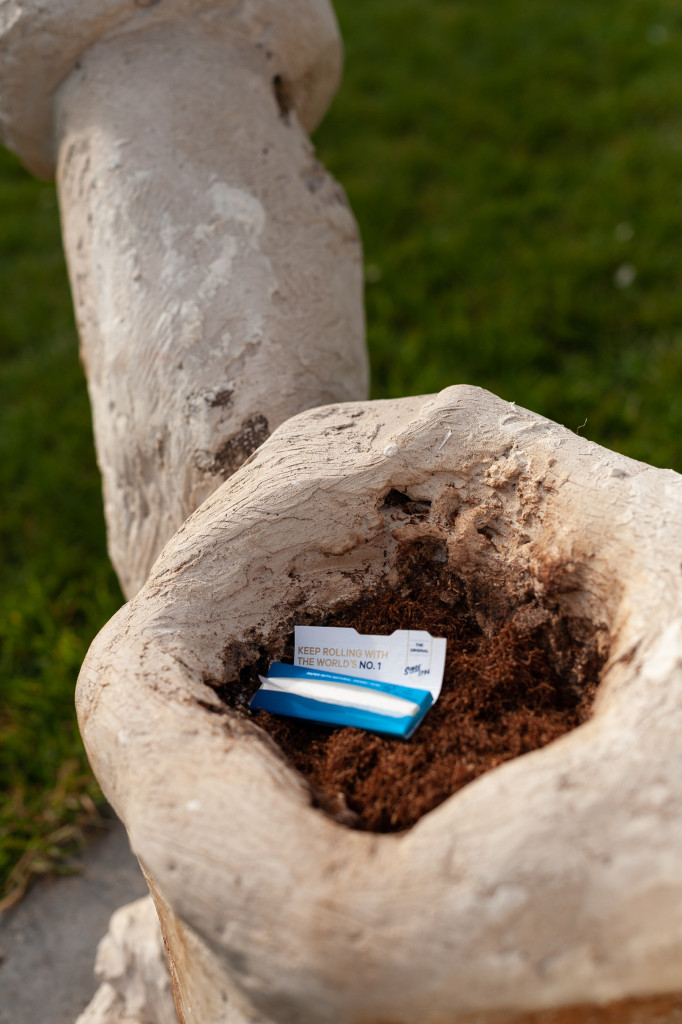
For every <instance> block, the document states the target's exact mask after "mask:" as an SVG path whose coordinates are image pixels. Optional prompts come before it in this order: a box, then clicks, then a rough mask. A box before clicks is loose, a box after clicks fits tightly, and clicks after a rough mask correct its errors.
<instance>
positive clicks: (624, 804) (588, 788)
mask: <svg viewBox="0 0 682 1024" xmlns="http://www.w3.org/2000/svg"><path fill="white" fill-rule="evenodd" d="M396 493H397V494H398V495H399V496H400V495H402V498H401V501H402V502H403V504H402V505H401V506H399V507H398V508H396V504H395V501H394V500H392V497H391V496H392V495H395V494H396ZM413 506H416V507H418V508H419V509H420V512H419V515H417V516H415V515H413V512H412V509H413ZM681 509H682V479H681V478H680V477H679V476H678V475H677V474H675V473H672V472H668V471H661V470H656V469H652V468H650V467H647V466H645V465H643V464H641V463H636V462H633V461H632V460H629V459H626V458H624V457H622V456H619V455H616V454H614V453H612V452H608V451H606V450H605V449H602V448H599V447H598V446H597V445H594V444H592V443H590V442H588V441H586V440H583V439H581V438H579V437H576V436H575V435H573V434H571V433H570V432H569V431H567V430H565V429H563V428H562V427H559V426H557V425H556V424H553V423H551V422H549V421H547V420H545V419H542V418H541V417H539V416H535V415H533V414H532V413H528V412H526V411H524V410H522V409H518V408H516V407H515V406H510V405H508V404H507V403H505V402H502V401H501V400H499V399H497V398H495V397H493V396H492V395H489V394H487V393H485V392H480V391H478V390H476V389H473V388H452V389H449V390H447V391H445V392H443V393H442V394H441V395H440V396H437V397H436V398H431V399H424V398H412V399H403V400H400V401H394V402H379V403H365V404H363V403H357V404H348V405H341V406H336V407H329V408H326V409H318V410H313V411H310V412H308V413H305V414H302V415H301V416H298V417H296V418H294V419H292V420H290V421H288V422H287V423H286V424H284V425H283V426H282V427H281V428H280V429H279V430H278V431H277V432H276V433H275V434H274V435H273V436H272V437H271V438H270V439H269V440H268V441H267V442H266V443H265V444H264V445H263V446H262V448H261V449H259V451H258V452H257V453H256V455H255V457H254V459H253V460H252V461H251V463H250V464H249V466H248V467H244V468H243V469H241V470H239V471H238V472H237V473H236V474H235V475H234V476H233V477H231V479H230V480H229V481H227V482H226V483H225V484H224V485H223V486H222V487H221V488H220V489H219V490H218V491H217V492H216V493H215V494H214V495H213V496H212V497H211V498H209V499H208V500H207V501H206V502H205V503H204V504H203V505H202V507H201V509H200V510H199V511H198V512H197V513H196V515H195V516H194V517H192V519H191V520H190V521H188V522H187V523H186V524H185V526H184V527H183V528H182V530H180V531H179V533H178V534H177V535H176V537H175V538H174V539H173V541H172V542H171V544H169V545H168V547H167V548H166V550H165V552H164V554H163V556H162V558H161V559H160V560H159V562H158V563H157V565H156V566H155V569H154V571H153V573H152V575H151V576H150V578H149V580H148V581H147V583H146V584H145V586H144V588H143V589H142V590H141V591H140V593H139V594H138V595H137V597H136V598H135V599H134V600H133V601H132V602H131V603H130V604H128V605H127V606H126V607H125V608H123V609H122V610H121V611H120V612H119V613H118V614H117V615H116V616H115V617H114V619H112V621H111V622H110V623H109V625H108V626H107V627H105V629H104V630H103V631H102V633H101V634H100V635H99V637H98V638H97V639H96V641H95V642H94V644H93V646H92V648H91V650H90V652H89V654H88V657H87V659H86V662H85V664H84V667H83V670H82V673H81V676H80V679H79V684H78V695H77V702H78V713H79V720H80V725H81V730H82V733H83V736H84V739H85V743H86V747H87V749H88V753H89V756H90V758H91V762H92V764H93V767H94V769H95V772H96V774H97V776H98V778H99V780H100V783H101V785H102V787H103V789H104V791H105V793H106V794H107V796H108V798H109V799H110V801H111V802H112V804H113V805H114V807H115V808H116V809H117V811H118V813H119V814H120V816H121V817H122V819H123V821H124V822H125V824H126V827H127V829H128V832H129V835H130V837H131V842H132V845H133V849H134V850H135V852H136V854H137V856H138V857H139V859H140V861H141V863H142V864H143V865H144V868H145V871H146V872H147V874H148V877H149V878H150V881H151V886H152V892H153V894H154V898H155V900H156V903H157V907H158V908H159V912H160V917H161V920H162V922H163V926H164V932H165V936H166V941H167V942H168V945H169V949H170V955H171V959H172V962H173V963H174V964H176V965H177V972H176V984H177V1000H178V1007H179V1010H180V1012H181V1015H182V1019H183V1020H185V1021H186V1022H187V1024H199V1022H200V1021H201V1024H205V1021H206V1019H210V1020H211V1021H213V1022H215V1024H219V1022H227V1021H229V1020H230V1019H231V1018H230V1014H231V1013H233V1012H235V1011H238V1012H240V1013H242V1014H243V1015H244V1017H245V1018H246V1019H257V1020H260V1021H266V1022H276V1024H285V1022H286V1024H288V1022H292V1021H296V1022H297V1024H308V1022H309V1024H326V1022H328V1024H357V1022H360V1021H362V1022H377V1024H378V1022H387V1021H390V1022H392V1024H446V1022H447V1024H512V1022H513V1024H517V1022H518V1024H574V1022H578V1021H579V1022H582V1024H585V1022H587V1021H589V1022H595V1024H597V1022H599V1024H606V1022H612V1021H615V1020H617V1021H618V1024H642V1021H647V1024H651V1022H653V1021H654V1020H655V1021H656V1022H659V1021H660V1022H666V1024H672V1022H674V1021H677V1020H678V1017H679V1013H678V1006H679V1002H678V1000H677V998H676V997H675V993H676V992H679V991H680V990H681V989H682V971H681V968H680V964H682V939H681V936H682V898H681V897H682V891H681V887H682V882H681V880H680V879H681V876H680V872H679V869H678V865H679V860H680V855H681V854H682V784H681V783H680V779H682V754H681V751H680V743H679V735H680V730H681V729H682V672H681V670H680V665H681V664H682V628H681V626H680V618H679V608H680V604H681V603H682V602H681V598H682V577H681V576H680V571H679V565H678V560H677V559H675V558H674V557H671V538H673V537H675V538H676V537H679V536H682V513H681ZM406 550H409V551H410V552H412V555H413V556H414V557H416V558H417V562H416V565H417V568H419V566H420V565H421V566H422V568H423V570H424V572H425V573H427V574H428V575H429V576H430V577H433V578H436V577H437V575H438V573H441V572H445V571H447V572H448V573H450V574H452V576H453V578H456V580H457V581H458V586H459V587H460V588H461V590H462V593H466V594H468V595H469V597H468V598H467V599H468V600H469V601H470V604H471V608H472V609H473V610H474V611H475V613H476V616H477V621H478V623H479V626H480V628H481V629H482V630H483V631H485V630H488V631H491V632H493V633H494V631H495V629H496V628H497V624H498V623H499V622H500V621H501V620H500V616H503V615H507V616H512V617H514V616H516V617H518V621H522V622H524V621H527V620H528V615H529V614H530V612H529V609H530V610H531V611H532V610H533V609H535V610H536V611H538V610H539V611H540V612H542V613H543V614H548V615H550V614H551V615H552V616H554V617H555V618H556V620H557V621H558V622H559V623H560V624H563V625H561V628H562V629H566V630H569V633H570V630H572V629H574V628H575V629H578V632H577V633H576V634H575V636H580V635H584V634H581V633H580V629H584V628H585V626H586V624H587V625H589V626H590V628H591V629H593V630H596V631H597V634H598V635H599V636H601V637H602V639H603V642H604V643H606V642H607V641H608V645H609V655H608V661H607V662H606V665H605V668H604V671H603V673H602V682H601V686H600V690H599V696H598V699H597V703H596V706H595V710H594V714H593V717H592V718H591V719H590V721H588V722H587V724H585V725H583V726H581V727H580V728H578V729H576V730H574V731H573V732H571V733H570V734H568V735H566V736H565V737H563V738H562V739H561V740H558V741H555V742H554V743H550V744H549V745H548V746H545V747H544V748H543V749H542V750H537V751H535V752H534V753H531V754H528V755H526V756H524V757H519V758H516V759H515V760H512V761H509V762H508V763H505V764H502V765H500V766H499V767H497V768H495V769H494V770H492V771H489V772H488V773H487V774H485V775H483V776H482V777H481V778H479V779H478V780H477V781H476V782H475V783H473V784H471V785H469V786H467V787H466V788H464V789H463V790H461V791H460V792H458V793H457V794H456V795H454V796H452V797H450V798H449V799H448V800H446V801H445V802H444V803H442V804H441V805H440V806H439V807H438V808H437V809H435V810H433V811H431V812H430V813H428V814H427V815H426V816H425V817H423V818H422V819H421V820H420V821H418V822H417V824H415V825H414V826H413V827H412V828H410V829H408V830H406V831H404V832H401V833H398V834H395V835H377V834H370V833H366V832H359V831H355V830H352V829H349V828H348V827H346V826H345V825H343V824H340V823H339V822H337V821H335V820H333V819H332V818H331V817H330V816H329V815H327V814H325V813H323V811H322V810H320V809H319V808H318V807H316V806H315V801H314V799H313V794H312V793H311V790H310V789H309V787H308V785H307V783H306V782H305V780H304V779H303V778H302V777H301V776H300V775H299V774H298V773H297V772H296V771H294V769H293V768H292V767H291V766H290V765H288V764H287V763H286V762H285V761H284V760H283V757H282V755H281V754H280V753H279V752H278V750H277V749H276V747H275V746H274V745H273V743H272V741H271V740H270V738H269V737H268V736H266V735H265V734H264V733H263V732H262V730H261V729H260V728H259V727H258V726H257V725H256V724H255V723H253V722H252V721H249V720H248V718H245V717H244V714H243V713H240V712H238V711H234V710H231V708H230V707H229V706H228V704H226V703H224V701H223V700H222V699H221V698H220V697H219V695H220V694H222V696H223V698H225V699H226V700H228V703H229V701H230V700H231V699H232V698H233V697H235V696H236V695H238V694H239V693H240V692H241V690H242V689H243V687H244V685H245V682H244V681H245V680H248V679H250V678H251V677H252V676H253V678H254V679H255V678H256V674H257V671H260V670H262V669H261V668H260V666H261V665H263V664H266V663H267V661H268V659H270V658H276V657H281V655H282V653H283V651H284V649H285V647H286V645H287V643H288V642H289V639H290V634H291V630H292V628H293V625H294V624H295V623H296V622H297V621H301V620H305V621H320V619H321V618H323V617H324V616H325V615H326V614H328V613H330V612H333V611H334V609H337V608H339V607H341V606H342V607H345V608H349V607H350V608H352V607H353V606H354V603H357V602H360V605H358V606H361V605H362V602H363V601H364V602H366V601H367V600H368V599H370V600H371V599H372V596H373V595H374V594H377V593H378V592H380V591H381V588H385V587H386V586H388V587H391V588H394V590H395V593H396V594H398V593H406V592H407V591H406V590H405V586H404V584H405V581H404V579H403V578H402V576H401V573H402V572H403V569H402V568H401V567H402V566H403V564H404V553H405V551H406ZM415 552H416V555H415ZM420 560H421V561H420ZM413 564H415V563H414V562H413ZM448 599H449V598H448ZM529 602H530V603H529ZM524 617H525V618H524ZM528 621H529V620H528ZM571 624H572V625H571ZM576 624H577V625H576ZM570 635H571V636H573V635H574V634H572V633H570ZM575 636H574V640H575ZM550 641H551V643H550V645H549V648H548V649H550V650H551V649H553V647H552V644H553V641H552V638H551V637H550ZM574 646H575V656H576V657H577V658H580V657H581V656H582V652H581V650H580V644H579V643H577V644H574ZM555 654H556V652H555ZM256 685H257V684H256ZM197 992H201V994H202V999H204V1000H205V1001H206V1002H207V1005H208V1004H210V1006H211V1011H210V1015H209V1017H208V1018H206V1017H204V1018H202V1016H201V1013H200V1012H196V1011H195V1010H194V1009H193V1006H195V1005H196V993H197ZM221 1000H222V1001H221Z"/></svg>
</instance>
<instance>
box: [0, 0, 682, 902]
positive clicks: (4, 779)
mask: <svg viewBox="0 0 682 1024" xmlns="http://www.w3.org/2000/svg"><path fill="white" fill-rule="evenodd" d="M336 8H337V12H338V15H339V20H340V22H341V26H342V30H343V34H344V38H345V41H346V73H345V79H344V84H343V86H342V88H341V91H340V93H339V95H338V97H337V99H336V101H335V103H334V105H333V108H332V110H331V111H330V113H329V115H328V117H327V119H326V120H325V122H324V123H323V125H322V126H321V128H320V129H319V130H318V132H317V134H316V139H315V141H316V144H317V146H318V151H319V155H320V157H321V158H322V159H323V160H324V162H325V163H326V164H327V166H328V167H329V168H330V169H331V170H332V171H333V172H334V173H335V174H336V176H337V177H338V178H339V179H340V181H341V182H342V183H343V184H344V186H345V188H346V190H347V193H348V196H349V199H350V201H351V204H352V206H353V208H354V210H355V213H356V216H357V218H358V221H359V223H360V227H361V230H362V235H363V239H364V244H365V263H366V278H367V316H368V340H369V346H370V352H371V360H372V371H373V395H374V397H389V396H396V395H403V394H416V393H421V392H429V391H434V390H439V389H440V388H442V387H444V386H446V385H448V384H455V383H461V382H468V383H474V384H478V385H481V386H482V387H486V388H489V389H490V390H492V391H495V392H496V393H497V394H499V395H501V396H503V397H504V398H506V399H508V400H513V401H515V402H517V403H518V404H520V405H523V406H526V407H527V408H531V409H534V410H535V411H537V412H540V413H543V414H544V415H546V416H549V417H551V418H552V419H556V420H558V421H559V422H560V423H564V424H565V425H566V426H567V427H569V428H571V429H572V430H580V432H581V433H582V434H583V435H585V436H587V437H589V438H591V439H593V440H595V441H598V442H599V443H601V444H605V445H608V446H609V447H612V448H615V449H617V450H619V451H622V452H625V453H626V454H628V455H631V456H633V457H635V458H639V459H644V460H645V461H647V462H651V463H653V464H655V465H659V466H666V467H672V468H675V469H677V470H682V450H681V448H680V443H679V440H678V438H679V437H680V435H681V433H682V386H681V385H682V241H681V240H682V11H681V10H680V8H679V5H677V4H673V3H672V2H669V0H658V2H652V0H618V2H617V3H616V2H615V0H602V2H601V3H600V4H594V3H592V2H588V0H573V2H571V3H570V4H569V3H565V4H560V5H557V4H553V5H548V4H546V3H545V2H540V0H494V2H492V3H490V4H484V5H482V4H475V3H473V2H468V0H467V2H457V0H429V2H428V3H427V2H425V0H363V2H362V3H358V0H339V2H338V3H337V4H336ZM0 296H2V301H1V302H0V351H1V359H0V473H1V474H2V493H3V501H2V503H0V536H1V539H2V544H1V551H2V558H3V566H2V580H3V586H2V588H1V590H0V794H1V795H0V892H1V891H2V886H4V892H5V894H6V895H7V894H9V893H18V892H19V891H20V890H21V888H22V886H23V884H24V882H25V881H26V880H27V879H28V878H29V877H30V875H31V873H35V872H39V871H42V870H47V869H50V868H54V867H55V866H56V867H58V868H59V867H68V864H69V861H68V855H69V853H70V850H71V849H72V847H73V844H74V843H75V842H77V841H78V839H79V837H80V834H81V830H82V828H83V827H84V825H86V824H87V822H89V821H91V820H92V818H93V811H94V803H93V801H94V802H95V803H96V802H97V800H98V792H97V788H96V786H95V785H94V782H93V780H92V779H91V777H90V776H89V774H88V771H87V765H86V761H85V758H84V755H83V751H82V747H81V744H80V740H79V738H78V732H77V728H76V724H75V716H74V713H73V689H74V684H75V679H76V675H77V672H78V668H79V665H80V662H81V660H82V658H83V656H84V654H85V651H86V650H87V647H88V644H89V643H90V641H91V639H92V637H93V635H94V634H95V632H96V631H97V630H98V628H99V627H100V626H101V625H102V624H103V623H104V622H105V621H106V620H107V619H108V618H109V617H110V616H111V614H112V613H113V612H114V610H115V609H116V607H117V606H118V604H119V603H120V601H121V595H120V591H119V589H118V585H117V583H116V580H115V577H114V575H113V572H112V570H111V568H110V566H109V563H108V560H107V555H106V548H105V535H104V526H103V518H102V508H101V504H102V503H101V494H100V482H99V476H98V471H97V467H96V463H95V459H94V453H93V448H92V439H91V426H90V414H89V408H88V400H87V393H86V388H85V382H84V378H83V374H82V371H81V369H80V366H79V363H78V353H77V340H76V333H75V328H74V324H73V315H72V311H71V303H70V297H69V292H68V284H67V279H66V271H65V266H64V260H63V256H62V252H61V245H60V238H59V224H58V213H57V206H56V200H55V194H54V189H53V186H51V185H49V184H46V183H42V182H37V181H35V180H33V179H31V177H30V176H29V175H28V174H27V172H25V171H24V170H23V169H22V168H21V167H20V165H19V164H18V162H17V161H16V160H15V159H14V157H12V156H11V155H10V154H8V153H5V152H2V153H0Z"/></svg>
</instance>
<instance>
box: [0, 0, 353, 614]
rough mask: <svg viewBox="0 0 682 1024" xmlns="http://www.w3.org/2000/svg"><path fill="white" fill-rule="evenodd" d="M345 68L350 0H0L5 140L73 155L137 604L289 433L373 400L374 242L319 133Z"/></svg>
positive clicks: (73, 240) (81, 289)
mask: <svg viewBox="0 0 682 1024" xmlns="http://www.w3.org/2000/svg"><path fill="white" fill-rule="evenodd" d="M340 68H341V45H340V40H339V35H338V29H337V25H336V22H335V18H334V14H333V11H332V8H331V6H330V4H329V2H328V0H286V3H283V2H281V0H239V2H237V0H160V2H154V0H136V3H134V2H133V0H102V2H98V3H96V4H93V3H83V2H81V0H50V3H43V2H42V0H2V2H0V77H1V80H2V90H1V91H0V138H2V140H3V141H4V142H5V143H6V144H7V145H8V146H9V147H10V148H12V149H14V150H15V152H17V153H18V154H19V156H20V157H21V158H22V159H23V160H24V162H25V163H26V164H27V166H28V167H29V168H31V169H32V170H34V171H35V172H36V173H37V174H40V175H44V176H52V175H53V173H54V171H55V167H56V171H57V180H58V187H59V197H60V206H61V213H62V222H63V232H64V241H65V247H66V253H67V259H68V265H69V273H70V277H71V284H72V290H73V295H74V302H75V308H76V316H77V320H78V327H79V332H80V337H81V348H82V357H83V362H84V365H85V369H86V373H87V377H88V387H89V390H90V397H91V401H92V408H93V416H94V426H95V440H96V445H97V454H98V459H99V464H100V467H101V470H102V475H103V479H104V494H105V512H106V518H107V525H108V536H109V550H110V554H111V558H112V561H113V563H114V566H115V568H116V570H117V572H118V575H119V578H120V580H121V583H122V586H123V589H124V592H125V593H126V595H127V596H131V595H132V594H134V593H135V592H136V591H137V590H138V589H139V587H140V586H141V585H142V583H143V582H144V580H145V578H146V575H147V572H148V570H149V568H150V566H151V565H152V563H153V561H154V559H155V558H156V556H157V555H158V553H159V551H160V550H161V548H162V546H163V544H164V543H165V542H166V541H167V540H168V539H169V538H170V537H171V536H172V535H173V533H174V532H175V530H176V529H177V528H178V527H179V526H180V525H181V524H182V522H183V521H184V520H185V518H186V517H187V515H188V514H189V513H190V512H191V511H192V510H193V509H194V508H196V507H197V505H199V504H200V502H201V501H203V499H204V498H205V497H207V496H208V495H209V494H210V493H211V492H212V491H213V490H214V489H215V487H216V486H218V485H219V484H220V483H221V482H222V481H223V480H224V479H225V478H226V477H227V476H229V474H230V473H231V472H233V470H234V469H236V468H237V467H238V466H239V465H240V464H241V463H242V462H243V461H244V460H245V459H246V458H247V457H248V456H249V455H250V454H251V452H252V451H253V450H254V449H255V448H256V447H257V446H258V445H259V444H260V443H261V442H262V441H263V440H264V439H265V438H266V437H267V435H268V433H269V432H270V431H271V430H272V429H274V427H276V426H277V425H278V424H279V423H281V422H282V421H283V420H285V419H287V417H289V416H291V415H292V414H294V413H296V412H299V411H301V410H302V409H306V408H310V407H311V406H316V405H320V404H323V403H328V402H331V401H338V400H344V399H356V398H364V397H365V395H366V388H367V360H366V354H365V347H364V322H363V312H362V260H361V250H360V242H359V236H358V232H357V228H356V225H355V222H354V219H353V216H352V214H351V212H350V210H349V209H348V206H347V204H346V201H345V197H344V195H343V191H342V190H341V188H340V187H339V185H338V184H337V183H336V182H334V181H333V180H332V179H331V178H330V176H329V175H328V174H327V173H326V172H325V170H324V169H323V168H322V167H321V165H320V164H319V163H318V162H317V161H316V160H315V157H314V152H313V149H312V147H311V145H310V143H309V141H308V137H307V135H306V131H309V130H310V129H311V128H312V127H314V125H315V124H316V123H317V122H318V121H319V119H320V118H321V116H322V114H323V113H324V111H325V109H326V107H327V105H328V103H329V101H330V99H331V97H332V95H333V93H334V91H335V89H336V86H337V84H338V80H339V75H340Z"/></svg>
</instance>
